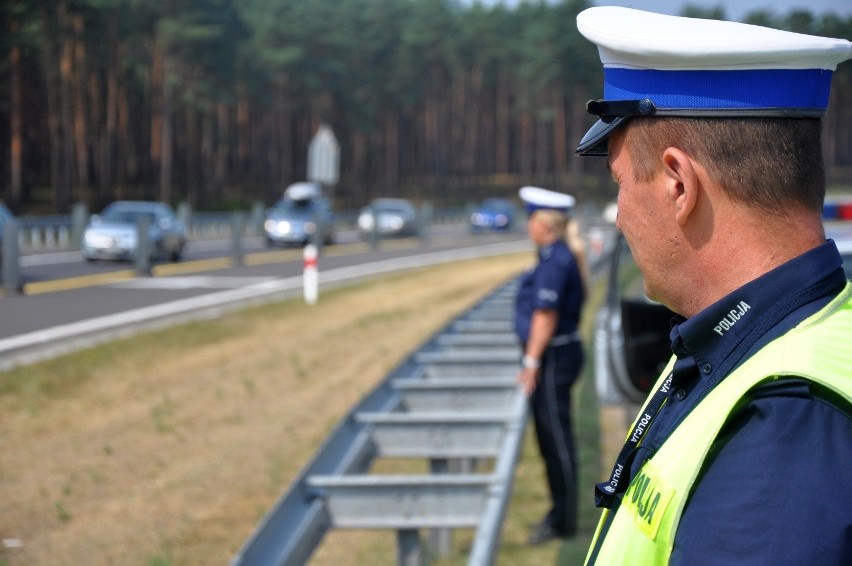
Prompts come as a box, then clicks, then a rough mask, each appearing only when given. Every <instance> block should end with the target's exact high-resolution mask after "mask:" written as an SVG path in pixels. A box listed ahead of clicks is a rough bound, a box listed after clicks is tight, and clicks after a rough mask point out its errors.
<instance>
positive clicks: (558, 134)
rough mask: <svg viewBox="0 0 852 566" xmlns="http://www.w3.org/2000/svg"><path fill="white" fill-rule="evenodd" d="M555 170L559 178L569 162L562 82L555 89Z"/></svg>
mask: <svg viewBox="0 0 852 566" xmlns="http://www.w3.org/2000/svg"><path fill="white" fill-rule="evenodd" d="M552 94H553V101H552V105H553V172H554V173H556V177H557V178H558V179H562V177H563V176H564V175H565V171H566V165H567V163H568V149H567V147H568V146H567V139H566V137H567V136H568V131H567V129H566V125H565V92H564V87H563V86H562V83H561V82H557V84H556V87H555V88H554V89H553V92H552Z"/></svg>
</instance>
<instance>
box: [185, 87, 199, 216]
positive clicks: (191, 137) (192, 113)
mask: <svg viewBox="0 0 852 566" xmlns="http://www.w3.org/2000/svg"><path fill="white" fill-rule="evenodd" d="M189 90H190V92H192V91H194V90H195V85H194V84H193V85H190V88H189ZM182 109H183V111H184V112H185V114H186V117H185V120H186V122H185V124H186V127H185V129H184V132H183V148H184V151H183V162H184V168H185V177H186V179H185V185H186V193H187V200H188V201H189V203H190V204H191V205H192V207H193V208H196V207H198V206H199V204H200V201H199V198H198V196H199V190H198V185H199V180H198V153H199V145H200V143H199V139H198V107H197V106H196V104H194V103H192V102H190V103H188V104H184V105H182Z"/></svg>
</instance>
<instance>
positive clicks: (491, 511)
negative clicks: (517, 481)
mask: <svg viewBox="0 0 852 566" xmlns="http://www.w3.org/2000/svg"><path fill="white" fill-rule="evenodd" d="M516 288H517V284H516V281H515V280H512V281H509V282H507V283H505V284H504V285H502V286H501V287H500V288H499V289H497V290H496V291H494V292H493V293H492V294H491V295H489V296H488V297H486V298H484V299H483V300H481V301H480V302H479V303H477V305H475V306H474V307H473V308H472V309H470V310H469V311H467V312H466V313H464V314H463V315H461V316H460V317H458V318H457V319H456V320H455V321H453V322H451V323H450V324H448V325H447V326H446V327H445V328H444V329H443V330H442V331H440V332H439V333H437V334H436V335H434V336H433V337H432V338H430V339H429V340H428V341H427V342H426V343H424V344H423V346H421V348H420V349H419V350H418V351H417V352H415V353H413V354H411V355H410V356H409V357H408V358H407V359H406V360H405V361H403V363H402V364H400V366H398V367H397V368H396V369H394V370H393V371H391V372H390V373H389V374H388V376H387V377H386V378H385V379H384V380H383V381H382V382H381V383H380V384H379V385H378V386H377V387H376V389H374V390H373V391H372V392H371V393H369V394H368V395H366V396H365V397H364V398H363V399H362V400H361V401H360V402H359V403H358V404H357V405H356V406H355V407H353V408H352V409H351V410H350V412H349V413H348V415H347V416H346V417H345V418H344V419H343V420H342V421H341V422H340V424H339V425H338V426H337V428H336V429H335V430H334V431H333V432H332V433H331V434H330V435H329V437H328V438H327V439H326V440H325V442H324V443H323V445H322V446H321V447H320V448H319V450H318V451H317V452H316V454H315V455H314V457H313V458H312V460H311V461H310V462H309V463H308V464H307V465H306V466H305V467H304V468H303V470H302V472H301V473H300V474H299V476H298V477H297V478H296V479H295V480H294V481H293V483H292V484H291V485H290V487H289V488H288V489H287V490H286V491H285V492H284V493H283V494H282V495H281V497H280V498H279V499H278V501H277V502H276V503H275V504H274V506H273V507H272V508H271V509H270V510H269V511H268V513H267V514H266V516H265V517H264V518H263V519H262V521H261V522H260V523H259V525H258V526H257V527H256V529H255V531H254V533H253V534H252V535H251V536H250V538H249V539H248V540H247V541H246V542H245V543H244V545H243V547H242V548H241V549H240V550H239V552H238V553H237V555H236V556H235V557H234V558H233V560H232V562H231V565H232V566H254V565H263V566H269V565H297V564H305V563H307V562H308V561H309V560H310V557H311V555H312V554H313V553H314V551H315V550H316V549H317V548H318V547H319V545H320V544H321V542H322V539H323V537H324V536H325V534H326V533H327V532H328V531H329V530H331V529H384V530H394V531H396V538H397V556H396V561H397V563H398V564H400V565H405V566H413V565H420V564H424V563H426V559H427V557H428V556H429V555H447V554H449V553H450V547H451V534H452V530H453V529H460V528H464V529H474V530H475V534H474V539H473V544H472V547H471V551H470V555H469V558H468V564H469V565H473V566H485V565H489V564H493V563H494V561H495V556H496V552H497V549H498V547H499V542H500V532H501V527H502V524H503V519H504V516H505V511H506V507H507V505H508V500H509V497H510V495H511V490H512V481H513V477H514V470H515V466H516V463H517V460H518V457H519V453H520V449H521V444H522V440H523V436H524V430H525V427H526V422H527V400H526V396H525V395H524V394H523V392H522V391H521V390H520V389H519V388H518V387H517V384H516V381H515V378H516V373H517V368H518V360H519V359H520V350H519V347H518V344H517V342H516V341H515V340H514V336H513V334H512V331H511V325H510V324H509V322H508V321H509V320H510V319H511V312H512V310H511V308H510V305H511V301H512V298H513V297H514V294H515V292H516ZM479 323H483V324H485V325H487V326H488V328H489V330H488V331H481V330H474V331H471V330H469V328H479V326H478V324H479ZM381 458H407V459H410V458H417V459H426V460H427V461H428V462H429V473H427V474H380V473H371V472H370V470H371V468H372V467H373V464H374V463H375V462H376V461H377V460H378V459H381ZM480 470H482V471H480ZM424 531H426V533H428V536H427V537H426V542H424V536H423V535H424V534H426V533H424Z"/></svg>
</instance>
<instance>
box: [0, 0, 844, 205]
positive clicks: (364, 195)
mask: <svg viewBox="0 0 852 566" xmlns="http://www.w3.org/2000/svg"><path fill="white" fill-rule="evenodd" d="M42 5H43V6H44V9H43V10H42V9H40V6H42ZM589 5H591V2H590V1H589V0H562V1H559V2H543V1H526V2H520V3H518V4H516V5H514V6H512V7H508V6H506V5H504V4H502V3H497V4H496V5H489V6H486V5H485V4H483V3H480V2H476V1H469V2H461V1H459V0H311V1H305V0H76V1H74V2H46V3H43V4H38V3H34V2H26V1H25V0H13V1H10V2H5V3H3V5H2V6H3V7H2V8H0V19H2V23H3V24H4V25H3V29H4V33H3V34H0V48H2V49H3V52H4V54H5V53H9V52H10V50H11V48H12V47H13V46H18V47H20V48H21V49H20V50H21V55H22V58H23V59H22V61H21V63H20V67H19V70H20V73H21V77H22V78H21V82H20V84H18V86H16V87H13V86H12V85H11V81H10V80H9V79H10V78H12V77H13V76H14V74H13V73H12V70H11V69H10V65H9V64H4V65H2V66H0V124H9V123H11V122H12V117H13V114H14V115H15V116H17V117H18V118H19V119H20V120H22V125H21V131H26V132H30V134H28V136H29V138H28V139H26V140H23V142H24V146H23V161H22V163H21V167H22V168H23V169H24V170H23V171H22V178H23V179H24V181H23V183H24V184H26V185H27V186H26V187H24V190H22V191H21V195H22V197H23V198H25V199H26V198H32V197H31V196H30V191H32V192H33V193H34V192H35V188H36V187H39V186H42V187H43V186H50V187H51V190H52V191H53V194H52V195H51V197H52V200H53V201H54V203H56V204H57V206H60V207H61V206H62V205H63V202H66V204H65V206H67V202H70V198H71V197H72V196H80V197H81V198H88V199H90V200H91V199H96V200H97V201H98V204H102V203H103V202H104V201H108V200H111V199H112V198H115V195H116V194H117V193H119V191H122V192H123V194H125V196H129V195H127V193H128V191H130V190H136V191H139V192H141V193H143V195H144V197H145V198H148V197H149V195H151V194H152V193H153V192H154V191H153V190H152V187H155V186H156V185H157V184H158V183H160V184H162V183H163V178H161V174H162V169H161V167H165V165H164V163H163V156H162V155H161V153H162V151H163V148H172V149H173V158H172V159H173V164H172V165H171V167H170V169H167V170H166V174H167V177H168V178H169V179H170V180H171V181H172V182H173V184H174V185H175V194H172V193H171V192H165V191H164V193H163V194H166V195H167V196H169V197H170V198H171V199H172V200H173V201H174V202H177V201H178V200H183V199H185V198H187V197H190V200H191V201H194V202H192V204H193V205H195V206H196V207H198V208H200V209H205V210H207V209H213V208H216V207H217V206H219V203H221V201H222V199H223V198H226V196H227V195H226V189H228V188H229V187H234V188H233V191H235V192H237V193H240V195H241V196H244V197H245V200H247V201H251V200H257V199H265V197H266V196H267V192H268V191H267V192H264V191H265V189H264V188H265V187H270V186H280V185H281V184H287V183H289V182H292V181H296V180H301V179H303V178H304V176H305V174H306V171H305V169H306V153H307V149H306V148H307V145H308V142H309V140H310V137H311V136H312V135H313V133H314V132H315V130H316V127H317V125H318V123H319V122H327V123H329V124H330V125H331V126H332V127H333V129H334V130H335V132H336V135H337V137H338V141H339V142H340V144H341V151H342V153H341V164H342V171H341V184H342V185H346V186H347V187H344V188H348V189H349V190H348V192H347V191H346V190H341V191H339V193H338V194H340V195H347V194H348V195H351V197H350V198H351V199H352V200H353V201H356V202H353V203H352V204H353V205H355V206H360V204H363V202H365V201H366V200H368V198H371V197H374V196H382V194H390V193H393V192H396V193H397V194H398V193H399V191H402V190H405V189H404V188H405V187H407V186H412V185H414V184H416V185H419V186H424V187H425V188H424V190H425V191H427V192H428V191H432V192H435V193H437V196H441V195H443V194H444V193H446V192H447V191H446V188H447V187H445V186H441V183H442V182H443V181H441V180H443V179H446V178H447V177H453V176H455V177H457V178H464V177H465V176H467V177H468V178H474V177H476V176H478V177H479V178H482V177H483V176H487V175H494V174H495V173H500V174H503V173H509V174H514V175H517V176H518V177H519V178H521V179H525V180H529V179H527V178H528V177H529V176H531V175H532V174H533V173H534V172H533V171H531V170H530V165H529V163H530V162H531V161H530V159H528V158H526V159H525V158H523V157H521V156H522V155H527V156H529V155H532V153H533V152H535V153H536V155H538V157H537V158H536V160H537V161H536V162H537V163H538V164H537V165H536V171H535V174H536V175H540V176H541V175H549V176H550V177H547V178H553V176H559V175H563V174H565V173H566V172H565V171H560V170H557V169H556V164H557V163H564V159H561V158H560V159H557V156H556V155H555V152H557V151H564V149H563V148H561V147H557V145H556V144H552V143H551V142H550V141H548V140H553V139H554V135H555V134H556V133H557V132H562V131H565V130H566V129H567V130H568V131H572V132H574V131H575V130H576V128H565V127H564V126H565V125H564V124H557V123H556V120H560V119H562V118H559V117H560V116H563V115H564V116H568V117H569V118H565V119H571V118H570V117H572V116H573V109H575V108H577V107H581V106H582V105H583V104H584V103H585V100H587V99H588V98H593V97H595V96H597V95H599V94H600V93H599V89H600V74H601V70H600V62H599V60H598V56H597V52H596V49H595V47H594V46H593V45H592V44H591V43H590V42H588V41H587V40H586V39H585V38H583V37H582V36H581V35H580V34H579V33H578V31H577V29H576V25H575V23H574V22H575V18H576V15H577V14H578V13H579V12H580V11H581V10H583V9H585V8H586V7H588V6H589ZM685 14H687V15H690V16H694V17H714V18H724V10H723V8H721V7H710V8H706V7H697V6H687V8H686V9H685ZM747 21H749V22H751V23H761V24H764V25H770V26H773V27H779V28H784V29H790V30H794V31H799V32H803V33H812V34H818V35H827V36H832V37H852V18H842V17H840V16H837V15H835V14H831V13H828V14H823V15H816V14H812V13H811V12H809V11H802V10H799V11H794V12H791V13H790V14H786V15H778V14H775V13H774V12H772V11H762V12H755V13H753V14H750V15H749V17H748V18H747ZM6 30H9V32H8V33H6ZM67 48H73V49H70V50H69V49H67ZM63 53H74V54H75V58H74V60H73V61H69V60H65V61H61V58H62V56H63V55H62V54H63ZM60 64H62V65H66V66H68V65H70V68H71V77H72V78H71V80H67V79H65V80H63V79H62V78H61V75H60V73H59V69H60V66H61V65H60ZM850 74H852V65H848V64H847V65H846V66H845V67H843V66H841V68H840V69H839V70H838V73H837V76H836V79H835V80H836V84H837V87H836V88H835V90H838V91H842V93H841V94H840V95H838V97H839V98H840V100H839V101H838V102H837V103H835V102H833V103H832V105H833V106H834V107H838V108H841V107H845V106H849V104H848V101H847V100H846V99H848V98H849V96H850V94H849V92H848V91H849V90H850V88H852V79H850ZM166 87H167V88H166ZM12 88H16V89H18V90H19V91H20V92H26V97H25V99H26V104H25V105H23V106H26V108H23V107H18V108H12V107H11V106H12V104H11V102H10V100H11V96H10V90H11V89H12ZM169 88H171V89H172V90H171V91H170V90H169ZM112 89H114V90H112ZM167 93H173V95H172V94H170V95H168V96H167ZM837 112H838V114H837V119H836V123H833V124H832V127H831V128H827V129H828V130H830V131H831V132H832V135H833V136H835V137H836V138H837V143H836V144H835V145H833V146H832V147H833V148H834V149H833V153H832V159H833V160H834V161H835V162H837V164H839V165H844V164H852V140H850V138H849V136H848V134H844V133H843V132H848V131H852V128H849V127H847V126H846V125H847V124H848V122H849V121H850V120H852V115H850V112H847V111H845V110H838V111H837ZM63 113H64V114H63ZM164 122H166V123H169V124H171V125H172V126H173V131H174V133H173V134H171V136H172V137H173V139H171V138H170V139H167V140H163V139H161V136H168V135H169V134H168V133H165V132H164V129H163V123H164ZM529 123H534V127H535V128H536V129H537V130H538V132H537V133H536V135H525V134H524V128H527V127H528V126H527V124H529ZM50 124H54V128H55V131H53V132H52V131H51V129H50V127H49V125H50ZM83 126H85V128H84V129H85V135H84V136H82V137H80V136H78V132H79V131H81V128H82V127H83ZM66 129H67V130H68V131H65V130H66ZM574 141H576V140H568V141H567V145H568V146H570V145H571V144H572V143H573V142H574ZM51 144H53V145H51ZM536 144H543V147H534V148H531V147H530V146H531V145H536ZM11 145H12V141H11V140H8V139H0V165H3V167H2V169H3V170H4V171H8V170H9V167H8V166H6V162H5V160H7V159H9V154H10V151H9V148H10V147H11ZM560 157H561V156H560ZM86 158H87V159H86ZM68 161H74V162H73V163H71V162H68ZM560 167H562V168H564V164H563V165H560ZM435 179H438V181H435ZM418 180H419V182H416V181H418ZM578 181H579V180H578V179H574V180H573V181H572V182H574V183H578ZM57 183H59V184H60V185H64V189H63V187H60V186H57ZM83 183H88V186H82V184H83ZM510 184H511V185H513V186H514V185H515V183H514V180H513V182H512V183H510ZM60 189H62V190H64V191H65V192H62V193H60ZM16 190H18V189H16ZM161 190H163V189H162V187H161ZM72 193H74V194H73V195H72ZM249 193H250V194H249ZM258 193H259V194H258ZM91 195H94V196H91ZM428 196H429V197H430V198H433V199H434V198H435V195H432V194H429V195H428ZM90 204H94V203H90ZM57 212H62V211H61V210H57Z"/></svg>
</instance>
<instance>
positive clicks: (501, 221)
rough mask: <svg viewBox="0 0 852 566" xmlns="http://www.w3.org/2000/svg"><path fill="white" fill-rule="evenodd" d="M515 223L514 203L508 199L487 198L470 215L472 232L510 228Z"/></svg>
mask: <svg viewBox="0 0 852 566" xmlns="http://www.w3.org/2000/svg"><path fill="white" fill-rule="evenodd" d="M514 224H515V205H514V203H512V201H510V200H509V199H505V198H488V199H485V200H484V201H482V203H481V204H480V205H479V206H477V207H476V209H475V210H474V211H473V212H472V213H471V215H470V229H471V231H472V232H482V231H488V230H501V231H502V230H511V229H512V227H513V226H514Z"/></svg>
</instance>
